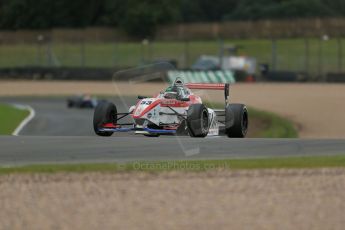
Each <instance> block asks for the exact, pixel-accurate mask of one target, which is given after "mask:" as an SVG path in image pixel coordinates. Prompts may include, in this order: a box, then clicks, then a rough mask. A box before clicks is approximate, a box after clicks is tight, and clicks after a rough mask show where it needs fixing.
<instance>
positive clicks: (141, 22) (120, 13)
mask: <svg viewBox="0 0 345 230" xmlns="http://www.w3.org/2000/svg"><path fill="white" fill-rule="evenodd" d="M342 16H345V1H344V0H255V1H253V0H72V1H71V0H56V1H51V0H1V1H0V29H9V30H16V29H50V28H56V27H69V28H82V27H88V26H116V27H120V28H122V29H124V30H125V31H126V32H127V33H129V34H130V35H133V36H137V37H144V36H151V35H153V34H154V32H155V30H156V28H157V26H158V25H164V24H169V23H181V22H213V21H227V20H257V19H286V18H307V17H342Z"/></svg>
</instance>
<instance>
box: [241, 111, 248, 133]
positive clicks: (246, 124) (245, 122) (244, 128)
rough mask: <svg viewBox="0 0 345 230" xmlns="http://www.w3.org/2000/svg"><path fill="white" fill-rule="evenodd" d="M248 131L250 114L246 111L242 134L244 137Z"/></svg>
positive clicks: (243, 117) (243, 116)
mask: <svg viewBox="0 0 345 230" xmlns="http://www.w3.org/2000/svg"><path fill="white" fill-rule="evenodd" d="M247 130H248V113H247V111H244V112H243V115H242V133H243V135H246V133H247Z"/></svg>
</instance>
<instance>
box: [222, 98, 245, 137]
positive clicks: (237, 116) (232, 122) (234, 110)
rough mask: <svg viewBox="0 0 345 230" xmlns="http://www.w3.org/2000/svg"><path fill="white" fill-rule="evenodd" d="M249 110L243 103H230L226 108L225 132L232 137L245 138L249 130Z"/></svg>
mask: <svg viewBox="0 0 345 230" xmlns="http://www.w3.org/2000/svg"><path fill="white" fill-rule="evenodd" d="M248 124H249V122H248V110H247V107H246V106H245V105H243V104H230V105H227V106H226V108H225V132H226V134H227V136H228V137H230V138H244V137H245V136H246V135H247V132H248Z"/></svg>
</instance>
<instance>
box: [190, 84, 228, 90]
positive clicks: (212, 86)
mask: <svg viewBox="0 0 345 230" xmlns="http://www.w3.org/2000/svg"><path fill="white" fill-rule="evenodd" d="M186 87H187V88H189V89H210V90H224V89H225V84H212V83H187V84H186Z"/></svg>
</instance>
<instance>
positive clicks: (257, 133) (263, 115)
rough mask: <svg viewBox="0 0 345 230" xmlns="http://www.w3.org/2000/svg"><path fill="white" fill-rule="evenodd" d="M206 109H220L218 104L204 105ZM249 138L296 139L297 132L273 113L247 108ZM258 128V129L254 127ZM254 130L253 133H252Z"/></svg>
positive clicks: (289, 122) (220, 105) (220, 106)
mask: <svg viewBox="0 0 345 230" xmlns="http://www.w3.org/2000/svg"><path fill="white" fill-rule="evenodd" d="M205 104H206V106H207V107H210V108H217V109H222V108H223V107H224V105H222V104H220V103H210V102H206V103H205ZM248 114H249V131H248V135H249V136H250V137H251V138H297V137H298V131H297V129H296V128H295V125H294V124H293V122H292V121H290V120H288V119H286V118H284V117H281V116H279V115H277V114H275V113H272V112H267V111H263V110H259V109H256V108H253V107H248ZM255 126H259V127H255ZM253 130H254V131H253Z"/></svg>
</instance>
